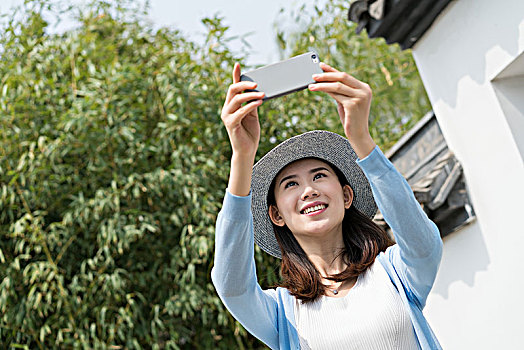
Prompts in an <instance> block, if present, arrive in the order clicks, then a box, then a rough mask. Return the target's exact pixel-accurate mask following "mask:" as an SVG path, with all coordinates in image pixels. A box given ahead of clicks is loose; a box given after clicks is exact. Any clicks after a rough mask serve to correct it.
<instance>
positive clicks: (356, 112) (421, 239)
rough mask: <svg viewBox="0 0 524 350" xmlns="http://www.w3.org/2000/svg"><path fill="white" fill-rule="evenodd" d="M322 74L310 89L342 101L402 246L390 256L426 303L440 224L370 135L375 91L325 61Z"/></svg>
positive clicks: (343, 117)
mask: <svg viewBox="0 0 524 350" xmlns="http://www.w3.org/2000/svg"><path fill="white" fill-rule="evenodd" d="M321 68H322V69H323V70H324V73H323V74H318V75H316V76H313V78H314V79H315V81H317V84H312V85H310V87H309V89H310V90H311V91H324V92H327V93H328V94H329V95H330V96H331V97H333V98H334V99H335V100H336V101H337V107H338V114H339V116H340V121H341V123H342V126H343V127H344V132H345V134H346V137H347V138H348V140H349V142H350V143H351V146H352V147H353V149H354V150H355V153H356V154H357V156H358V157H359V159H360V160H359V161H358V164H359V165H360V167H361V168H362V169H363V171H364V173H365V174H366V177H367V178H368V180H369V182H370V184H371V188H372V190H373V195H374V197H375V200H376V202H377V206H378V207H379V209H380V211H381V212H382V214H383V215H384V218H385V220H386V222H387V223H388V224H389V225H390V227H391V228H392V230H393V233H394V235H395V240H396V242H397V243H398V244H397V245H396V246H394V247H392V249H389V250H388V258H389V259H390V261H391V263H392V264H393V266H395V268H396V270H397V274H398V275H399V277H400V278H401V280H402V282H403V283H404V285H405V286H406V287H407V292H408V294H410V295H411V296H412V297H414V299H415V300H416V301H417V302H418V303H419V305H421V306H422V307H423V306H424V304H425V300H426V297H427V294H428V293H429V291H430V289H431V286H432V285H433V282H434V280H435V275H436V272H437V269H438V265H439V263H440V258H441V255H442V240H441V239H440V234H439V232H438V229H437V227H436V225H435V224H434V223H433V222H431V220H429V218H428V217H427V215H426V214H425V213H424V211H423V210H422V208H421V207H420V205H419V203H418V202H417V201H416V199H415V196H414V195H413V192H412V190H411V188H410V187H409V185H408V183H407V181H406V180H405V179H404V178H403V177H402V175H401V174H400V173H399V172H398V171H397V170H396V169H395V167H394V166H393V164H392V163H391V162H390V161H389V160H388V159H387V158H386V157H385V156H384V154H382V152H381V151H380V149H379V148H378V147H377V146H376V144H375V142H374V141H373V139H372V138H371V135H370V133H369V128H368V123H369V111H370V106H371V98H372V92H371V88H370V87H369V85H367V84H365V83H363V82H361V81H359V80H357V79H355V78H354V77H352V76H350V75H349V74H347V73H344V72H339V71H338V70H336V69H335V68H332V67H330V66H328V65H326V64H324V63H321Z"/></svg>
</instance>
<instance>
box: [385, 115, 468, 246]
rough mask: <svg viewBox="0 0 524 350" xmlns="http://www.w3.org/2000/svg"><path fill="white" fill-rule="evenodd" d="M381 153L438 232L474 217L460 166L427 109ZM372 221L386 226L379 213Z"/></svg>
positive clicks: (446, 232)
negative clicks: (418, 119) (425, 112)
mask: <svg viewBox="0 0 524 350" xmlns="http://www.w3.org/2000/svg"><path fill="white" fill-rule="evenodd" d="M385 155H386V157H388V158H389V160H390V161H391V162H392V163H393V164H394V165H395V167H396V168H397V169H398V171H399V172H400V173H401V174H402V175H403V176H404V177H405V178H406V180H407V182H408V183H409V185H410V186H411V189H412V190H413V193H414V194H415V198H416V199H417V201H418V202H419V203H420V204H421V206H422V207H423V208H424V211H425V212H426V214H427V215H428V216H429V218H430V219H431V220H433V221H434V222H435V223H436V224H437V226H438V227H439V230H440V233H441V235H442V236H445V235H447V234H449V233H451V232H454V231H456V230H458V229H459V228H460V227H462V226H464V225H466V224H468V223H470V222H471V221H473V220H474V219H475V212H474V210H473V207H472V205H471V200H470V198H469V195H468V191H467V186H466V182H465V178H464V175H463V171H462V166H461V165H460V163H459V161H458V159H457V158H456V157H455V155H454V154H453V152H451V150H449V149H448V145H447V143H446V140H445V139H444V135H443V134H442V131H441V130H440V127H439V125H438V122H437V119H436V118H435V114H434V113H433V112H429V113H427V114H426V115H425V116H424V117H423V118H422V119H421V120H420V121H419V122H418V123H417V124H416V125H415V126H414V127H413V128H411V129H410V130H409V131H408V132H407V133H406V134H405V135H404V136H403V137H402V138H401V139H400V140H399V141H398V142H397V143H396V144H395V145H393V147H392V148H391V149H389V150H388V151H387V152H385ZM375 222H376V223H378V224H379V225H381V226H382V227H384V228H386V229H387V228H388V227H387V224H386V222H385V221H384V219H383V217H382V216H381V215H380V213H379V214H378V215H377V216H376V217H375Z"/></svg>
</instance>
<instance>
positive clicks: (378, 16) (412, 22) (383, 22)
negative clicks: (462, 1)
mask: <svg viewBox="0 0 524 350" xmlns="http://www.w3.org/2000/svg"><path fill="white" fill-rule="evenodd" d="M450 2H451V0H356V1H353V2H352V3H351V6H350V7H349V11H348V19H349V20H350V21H353V22H356V23H357V24H358V26H357V30H356V32H357V33H360V31H362V29H364V28H366V30H367V33H368V36H369V37H370V38H377V37H383V38H384V39H386V42H387V43H388V44H393V43H399V44H400V47H402V49H409V48H411V47H412V46H413V45H414V44H415V43H416V42H417V41H418V40H419V39H420V38H421V37H422V35H423V34H424V33H425V32H426V30H427V29H428V28H429V27H430V26H431V24H432V23H433V21H435V19H436V18H437V17H438V15H439V14H440V13H441V12H442V10H444V8H446V6H447V5H448V4H449V3H450Z"/></svg>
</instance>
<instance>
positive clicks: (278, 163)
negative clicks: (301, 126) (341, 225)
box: [251, 130, 377, 259]
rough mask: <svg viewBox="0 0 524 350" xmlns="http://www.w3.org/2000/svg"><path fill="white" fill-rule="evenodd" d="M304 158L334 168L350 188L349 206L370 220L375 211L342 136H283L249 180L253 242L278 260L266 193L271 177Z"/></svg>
mask: <svg viewBox="0 0 524 350" xmlns="http://www.w3.org/2000/svg"><path fill="white" fill-rule="evenodd" d="M304 158H318V159H321V160H324V161H327V162H328V163H329V164H331V165H333V166H335V167H336V168H338V170H340V171H341V172H342V174H344V176H345V177H346V180H347V181H348V183H349V185H350V186H351V188H352V189H353V193H354V198H353V203H352V205H353V206H354V207H355V208H356V209H358V210H359V211H360V212H362V213H363V214H364V215H366V216H367V217H369V218H370V219H372V218H373V217H374V216H375V213H376V212H377V205H376V204H375V200H374V199H373V193H372V192H371V187H370V185H369V182H368V180H367V178H366V176H365V175H364V173H363V172H362V170H361V169H360V167H359V166H358V165H357V163H356V162H355V160H356V159H357V155H356V154H355V151H354V150H353V148H351V145H350V144H349V141H348V140H347V139H346V138H344V137H342V136H340V135H338V134H335V133H333V132H329V131H324V130H315V131H310V132H306V133H304V134H302V135H298V136H294V137H292V138H290V139H287V140H286V141H284V142H282V143H281V144H279V145H278V146H276V147H275V148H273V149H272V150H271V151H269V152H268V153H267V154H266V155H265V156H263V157H262V158H261V159H260V160H259V161H258V162H257V163H256V164H255V165H254V166H253V177H252V180H251V204H252V212H253V225H254V230H255V242H256V243H257V244H258V245H259V246H260V248H262V249H263V250H264V251H265V252H266V253H268V254H271V255H273V256H275V257H277V258H279V259H281V258H282V257H281V253H280V247H279V245H278V242H277V239H276V237H275V232H274V229H273V225H272V222H271V219H270V218H269V214H268V204H267V195H268V192H269V188H270V187H271V183H272V182H273V179H274V178H275V176H277V174H278V173H279V172H280V171H281V170H282V169H283V168H284V167H285V166H286V165H288V164H289V163H292V162H294V161H296V160H299V159H304Z"/></svg>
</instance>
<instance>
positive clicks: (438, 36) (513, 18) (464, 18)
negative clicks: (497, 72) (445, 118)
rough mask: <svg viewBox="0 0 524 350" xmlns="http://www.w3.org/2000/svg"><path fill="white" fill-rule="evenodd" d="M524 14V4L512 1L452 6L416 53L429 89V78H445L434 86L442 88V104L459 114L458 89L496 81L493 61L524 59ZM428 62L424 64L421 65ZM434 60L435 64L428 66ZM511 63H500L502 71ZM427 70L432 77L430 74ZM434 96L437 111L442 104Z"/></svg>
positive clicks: (454, 3) (467, 2) (471, 1)
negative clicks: (522, 33) (523, 48)
mask: <svg viewBox="0 0 524 350" xmlns="http://www.w3.org/2000/svg"><path fill="white" fill-rule="evenodd" d="M523 13H524V1H522V2H520V3H519V2H518V1H511V5H510V6H505V5H502V4H501V3H500V2H498V1H477V0H465V1H464V0H463V1H452V2H451V3H450V4H449V5H448V6H447V7H446V9H445V10H444V12H443V13H442V14H441V16H440V17H439V18H438V19H437V21H436V22H435V24H433V27H434V28H432V30H430V31H428V32H427V33H426V37H425V38H424V39H423V40H422V41H421V42H419V43H418V44H417V45H415V47H414V50H413V56H414V58H415V61H416V62H417V66H418V68H419V70H420V73H421V76H422V78H423V81H424V83H425V85H426V84H427V82H426V81H425V79H424V77H425V76H426V75H428V76H435V77H440V78H439V79H436V80H435V81H431V82H430V85H431V86H432V87H433V86H435V87H437V86H439V85H440V87H438V88H437V89H436V90H438V92H439V95H438V98H439V99H441V100H443V101H444V102H445V103H446V104H447V105H449V106H452V107H453V108H455V107H456V106H457V91H458V84H459V82H460V81H461V80H462V79H463V78H465V77H466V76H468V77H469V78H471V79H472V80H474V81H475V82H476V83H477V84H479V85H484V84H485V83H486V82H488V81H489V80H490V79H491V78H492V76H486V74H490V73H489V70H488V69H487V68H486V67H487V66H488V63H489V62H487V61H488V60H490V58H493V57H497V58H496V59H497V60H500V58H501V57H506V58H507V59H508V60H509V59H510V58H511V57H515V56H517V55H518V54H519V46H518V43H519V40H518V38H519V26H520V23H521V22H522V19H523ZM501 21H503V22H501ZM450 39H451V40H450ZM444 53H445V54H444ZM501 53H502V55H501ZM504 53H506V54H504ZM422 57H424V58H423V60H424V64H421V62H419V61H420V60H422ZM428 58H429V59H430V60H432V61H433V60H434V62H433V63H431V64H429V65H428V64H427V63H428V62H427V60H428ZM508 63H509V62H505V63H504V62H500V64H501V66H504V65H506V64H508ZM426 67H427V68H428V69H431V70H432V72H424V68H426ZM450 68H452V69H451V70H450ZM435 70H441V71H440V72H437V71H435ZM432 90H433V89H431V90H430V91H428V94H429V95H430V96H429V97H430V100H431V102H432V104H433V105H435V102H436V101H437V99H436V96H431V93H432Z"/></svg>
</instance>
